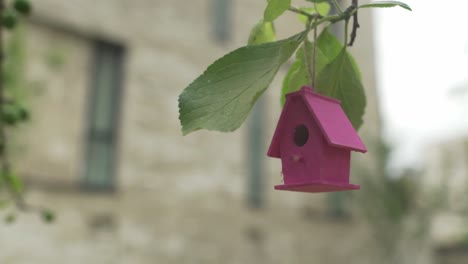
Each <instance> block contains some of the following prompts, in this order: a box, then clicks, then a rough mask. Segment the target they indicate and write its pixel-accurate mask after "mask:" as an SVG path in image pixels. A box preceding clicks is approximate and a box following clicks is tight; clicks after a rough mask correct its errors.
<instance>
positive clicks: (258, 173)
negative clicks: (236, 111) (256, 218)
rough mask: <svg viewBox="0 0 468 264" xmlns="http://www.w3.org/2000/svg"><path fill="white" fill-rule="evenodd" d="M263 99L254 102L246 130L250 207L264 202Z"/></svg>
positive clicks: (261, 204) (256, 206) (257, 206)
mask: <svg viewBox="0 0 468 264" xmlns="http://www.w3.org/2000/svg"><path fill="white" fill-rule="evenodd" d="M263 101H264V99H263V98H260V99H259V100H258V101H257V103H256V104H255V106H254V108H253V109H252V112H251V113H250V119H249V123H248V132H247V148H246V149H247V155H246V157H247V170H248V179H247V203H248V205H249V207H251V208H261V207H263V204H264V197H263V186H264V182H263V177H264V171H263V169H264V166H263V161H264V159H265V153H266V149H265V145H264V144H263V143H264V141H265V133H264V128H265V124H264V122H263V120H264V119H265V110H264V108H265V106H264V102H263Z"/></svg>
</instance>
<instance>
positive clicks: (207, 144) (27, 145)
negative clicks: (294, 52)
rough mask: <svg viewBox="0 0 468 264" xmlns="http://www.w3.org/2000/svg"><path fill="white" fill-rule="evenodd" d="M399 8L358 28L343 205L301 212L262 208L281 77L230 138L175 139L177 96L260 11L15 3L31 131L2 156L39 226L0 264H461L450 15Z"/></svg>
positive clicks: (462, 101)
mask: <svg viewBox="0 0 468 264" xmlns="http://www.w3.org/2000/svg"><path fill="white" fill-rule="evenodd" d="M349 2H350V1H342V3H343V5H346V6H347V5H349ZM362 2H365V1H362ZM293 3H294V4H295V5H297V6H301V5H304V4H305V2H301V1H293ZM407 3H408V4H409V5H410V6H411V7H412V8H413V12H408V11H406V10H403V9H401V8H394V9H384V10H362V11H360V13H359V19H360V24H361V28H360V29H359V31H358V37H357V40H356V42H355V45H354V47H352V48H351V52H352V53H353V54H354V55H355V57H356V60H357V62H358V64H359V66H360V68H361V71H362V76H363V82H364V86H365V88H366V93H367V100H368V106H367V110H366V116H365V123H364V126H363V127H362V128H361V130H360V131H359V133H360V135H361V137H362V138H363V140H364V142H365V144H366V146H367V148H368V149H369V152H368V153H366V154H357V153H356V154H353V155H354V156H353V158H352V159H353V161H352V176H351V182H352V183H354V184H360V185H361V190H359V191H354V192H341V193H332V194H303V193H293V192H281V191H273V185H275V184H279V183H280V182H281V180H282V176H281V166H280V160H277V159H269V158H267V157H266V150H267V148H268V145H269V143H270V140H271V137H272V134H273V131H274V128H275V126H276V122H277V120H278V117H279V114H280V111H281V109H280V103H279V102H280V99H279V98H280V88H281V81H282V77H283V76H284V74H285V72H286V69H287V66H289V65H290V63H286V65H284V66H285V67H284V68H283V69H282V70H281V71H280V73H279V75H278V76H277V78H276V79H275V81H274V83H273V84H272V85H271V87H270V88H269V89H268V91H267V92H266V93H265V94H264V95H263V96H262V98H261V100H260V101H259V103H258V104H257V105H256V106H255V109H254V110H253V112H252V113H251V114H250V116H249V119H248V120H247V122H246V123H245V124H244V125H243V126H242V127H241V129H239V130H238V131H236V132H234V133H228V134H224V133H218V132H206V131H198V132H196V133H193V134H190V135H188V136H185V137H183V136H182V134H181V132H180V124H179V120H178V106H177V97H178V95H179V93H180V92H181V91H182V90H183V89H184V88H185V87H186V86H187V85H188V84H189V83H190V82H191V81H192V80H193V79H195V78H196V77H197V76H198V75H199V74H201V73H202V72H203V70H204V69H205V68H206V67H207V66H208V65H209V64H210V63H212V62H213V61H214V60H215V59H217V58H219V57H221V56H222V55H224V54H225V53H227V52H228V51H230V50H233V49H235V48H237V47H240V46H243V45H245V44H246V42H247V37H248V34H249V31H250V28H251V27H252V26H253V25H255V23H256V22H257V21H258V19H259V18H260V17H261V16H262V14H263V9H264V7H265V1H264V0H258V1H251V0H193V1H190V2H187V1H180V0H138V1H131V0H119V1H111V0H101V1H94V0H69V1H59V0H41V1H33V6H34V12H33V15H32V16H31V18H30V19H28V20H27V21H26V22H24V23H22V25H21V27H20V28H18V29H17V30H15V31H14V32H12V33H10V34H9V35H8V39H7V43H6V45H7V48H8V50H7V52H8V54H9V56H10V57H11V58H12V61H14V62H15V69H16V70H15V76H16V79H17V82H16V85H17V86H18V90H20V91H21V93H19V94H21V96H22V97H23V100H24V101H25V102H27V105H28V107H29V108H30V109H31V113H32V114H31V120H30V122H29V123H27V124H24V125H22V126H20V127H18V128H17V129H15V130H14V131H13V132H12V136H13V143H12V144H13V153H12V155H13V159H14V167H15V169H16V170H17V173H18V174H19V175H21V177H23V179H24V180H25V182H26V192H25V199H26V200H27V201H28V202H29V203H32V204H36V205H42V206H46V207H48V208H51V209H52V210H53V211H54V212H55V214H56V216H57V219H56V220H55V222H54V223H52V224H46V223H44V222H43V221H41V219H40V218H39V217H38V216H37V215H36V214H34V213H21V212H20V213H19V214H18V217H17V219H16V221H15V222H13V223H11V224H6V223H5V224H1V225H0V248H1V250H0V262H1V263H5V264H9V263H14V264H18V263H24V264H29V263H48V264H53V263H96V264H97V263H99V264H103V263H142V264H144V263H203V264H209V263H243V264H244V263H245V264H248V263H269V264H275V263H288V264H290V263H327V264H334V263H360V264H366V263H369V264H370V263H373V264H375V263H383V264H386V263H388V264H393V263H395V264H396V263H398V264H404V263H424V264H426V263H427V264H430V263H440V264H446V263H447V264H450V263H457V264H458V263H460V264H463V263H468V206H467V203H466V201H467V197H466V193H467V187H468V177H467V176H468V164H467V162H468V140H467V138H468V130H467V125H468V121H467V119H466V118H465V115H466V113H467V112H466V110H467V109H466V100H468V98H467V94H468V93H467V92H468V86H467V83H468V71H467V70H468V34H465V33H463V32H466V30H464V29H465V27H466V25H468V17H467V16H466V15H464V12H466V11H465V10H467V9H468V4H467V3H465V2H464V1H460V0H458V1H455V0H451V1H444V3H443V6H441V5H442V4H441V3H440V1H439V2H436V1H432V0H431V1H416V0H413V1H410V0H408V1H407ZM276 28H277V32H278V37H279V38H284V37H287V36H289V35H292V34H294V33H296V32H299V31H300V30H301V24H300V23H299V22H298V21H297V19H296V17H295V15H294V14H285V15H284V16H283V17H281V18H280V19H279V20H278V21H277V23H276ZM333 30H334V32H335V34H337V35H338V36H342V35H343V32H342V25H341V24H340V25H338V26H337V27H335V28H333ZM13 59H14V60H13ZM11 210H14V208H6V209H3V211H1V212H0V213H3V214H7V213H8V212H9V211H11Z"/></svg>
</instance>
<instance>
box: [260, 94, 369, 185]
mask: <svg viewBox="0 0 468 264" xmlns="http://www.w3.org/2000/svg"><path fill="white" fill-rule="evenodd" d="M304 130H306V132H305V134H307V135H304ZM296 139H298V141H296ZM351 150H353V151H359V152H363V153H364V152H366V151H367V149H366V147H365V146H364V143H362V141H361V139H360V138H359V135H358V134H357V132H356V131H355V130H354V128H353V126H352V124H351V122H350V121H349V119H348V118H347V116H346V114H345V113H344V111H343V109H342V108H341V105H340V101H338V100H336V99H333V98H330V97H326V96H323V95H320V94H317V93H315V92H313V91H312V89H311V88H310V87H307V86H304V87H302V88H301V90H300V91H297V92H293V93H289V94H287V95H286V104H285V105H284V108H283V112H282V113H281V116H280V119H279V121H278V125H277V127H276V130H275V134H274V135H273V139H272V142H271V145H270V148H269V149H268V153H267V155H268V156H270V157H275V158H281V163H282V166H283V172H282V173H283V179H284V184H282V185H277V186H275V189H277V190H289V191H299V192H332V191H342V190H355V189H359V188H360V187H359V186H358V185H354V184H350V183H349V169H350V157H351Z"/></svg>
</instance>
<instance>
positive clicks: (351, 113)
mask: <svg viewBox="0 0 468 264" xmlns="http://www.w3.org/2000/svg"><path fill="white" fill-rule="evenodd" d="M316 91H317V92H318V93H320V94H323V95H326V96H329V97H333V98H336V99H338V100H340V101H341V106H342V107H343V110H344V111H345V113H346V115H347V116H348V118H349V120H350V121H351V123H352V124H353V127H354V128H355V129H356V130H358V129H359V127H360V126H361V125H362V123H363V120H362V117H363V115H364V110H365V107H366V97H365V93H364V87H363V85H362V83H361V80H360V77H359V72H358V71H357V70H356V67H355V64H353V60H352V58H351V55H350V54H348V52H347V51H346V49H342V50H341V52H340V54H338V56H337V57H336V58H335V59H333V61H331V62H330V63H329V64H328V65H327V66H325V68H324V69H323V70H322V72H321V73H320V74H319V76H318V78H317V87H316Z"/></svg>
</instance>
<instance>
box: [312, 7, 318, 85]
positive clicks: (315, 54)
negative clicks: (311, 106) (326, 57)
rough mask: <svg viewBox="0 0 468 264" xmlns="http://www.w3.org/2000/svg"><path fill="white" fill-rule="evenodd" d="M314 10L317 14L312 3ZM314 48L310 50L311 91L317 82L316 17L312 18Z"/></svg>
mask: <svg viewBox="0 0 468 264" xmlns="http://www.w3.org/2000/svg"><path fill="white" fill-rule="evenodd" d="M314 9H315V12H316V13H317V14H318V10H317V4H316V3H314ZM314 26H315V27H314V46H313V50H312V67H313V71H312V89H315V84H316V82H317V80H316V76H317V16H315V18H314Z"/></svg>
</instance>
